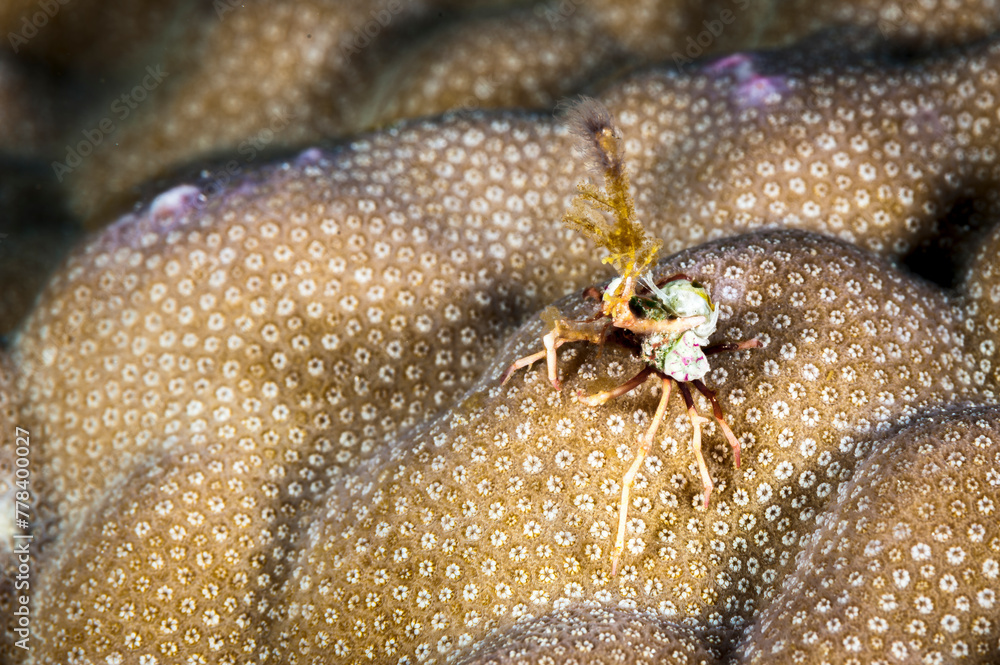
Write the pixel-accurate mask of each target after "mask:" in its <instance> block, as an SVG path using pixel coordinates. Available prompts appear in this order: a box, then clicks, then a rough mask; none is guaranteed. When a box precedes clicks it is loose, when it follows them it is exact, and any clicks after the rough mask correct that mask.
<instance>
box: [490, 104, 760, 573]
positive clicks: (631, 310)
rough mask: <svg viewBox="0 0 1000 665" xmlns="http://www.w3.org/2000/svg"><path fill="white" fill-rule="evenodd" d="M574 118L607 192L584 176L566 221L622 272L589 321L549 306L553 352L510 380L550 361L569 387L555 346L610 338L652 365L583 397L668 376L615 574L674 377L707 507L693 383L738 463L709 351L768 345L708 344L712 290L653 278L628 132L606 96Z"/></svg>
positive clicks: (683, 280)
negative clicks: (633, 189) (631, 176)
mask: <svg viewBox="0 0 1000 665" xmlns="http://www.w3.org/2000/svg"><path fill="white" fill-rule="evenodd" d="M571 122H572V124H573V126H574V129H575V130H576V131H577V133H578V134H579V135H580V138H581V142H582V144H583V146H584V148H585V149H586V152H587V154H588V157H589V159H590V160H591V161H592V162H593V164H594V165H595V167H596V168H597V169H598V170H599V171H600V172H601V173H602V174H603V176H604V191H601V190H600V189H598V188H597V187H596V186H595V185H593V184H591V183H581V184H580V185H579V189H580V193H579V194H578V195H577V197H576V199H575V200H574V201H573V207H572V208H571V209H570V211H569V212H568V213H567V214H566V217H565V218H564V219H563V221H564V222H565V223H566V224H569V225H570V226H573V227H576V228H578V229H579V230H580V231H582V232H583V233H584V234H586V235H587V236H589V237H590V238H591V239H592V240H593V241H594V242H595V243H596V244H598V245H600V246H603V247H605V248H607V250H608V251H609V252H610V255H609V256H608V257H607V258H605V259H604V262H605V263H610V264H611V265H613V266H614V268H615V270H617V271H618V277H617V278H616V279H614V280H612V281H611V283H610V284H608V285H607V287H605V288H604V290H603V291H602V290H601V289H599V288H598V287H589V288H588V289H587V290H586V291H585V292H584V295H586V296H589V297H592V298H594V299H595V300H598V301H599V302H600V311H599V312H597V313H596V314H595V315H594V316H593V317H591V318H589V319H585V320H582V321H572V320H568V319H565V318H563V316H562V315H561V314H560V312H559V310H558V309H556V308H555V307H548V308H547V309H546V310H545V311H543V312H542V319H543V320H544V321H545V323H546V324H547V326H548V332H547V333H546V334H545V336H544V337H543V338H542V342H543V344H544V345H545V350H544V351H539V352H538V353H533V354H531V355H529V356H525V357H523V358H520V359H518V360H517V361H515V362H514V364H512V365H511V366H510V367H509V368H507V371H505V372H504V374H503V377H502V379H501V382H502V383H506V382H507V380H508V379H509V378H510V377H511V375H512V374H513V373H514V372H515V371H517V370H518V369H520V368H522V367H527V366H529V365H531V364H532V363H534V362H535V361H537V360H541V359H542V358H545V359H546V361H547V363H548V377H549V381H550V382H551V383H552V387H553V388H555V389H556V390H560V388H561V386H560V383H559V369H558V366H557V362H556V349H558V348H559V347H560V346H562V345H563V344H565V343H566V342H578V341H585V342H590V343H592V344H604V343H605V342H606V341H607V340H608V339H609V338H611V337H614V338H615V339H616V341H618V342H619V343H621V344H623V345H625V346H627V347H629V348H632V349H634V350H635V351H636V352H637V353H638V355H640V356H641V357H642V359H643V360H644V361H645V362H646V365H647V366H646V368H645V369H643V370H642V371H641V372H639V373H638V374H636V375H635V376H634V377H632V378H631V379H629V380H628V381H626V382H625V383H623V384H622V385H620V386H618V387H617V388H614V389H612V390H608V391H605V392H601V393H597V394H594V395H584V394H583V393H582V391H578V392H577V399H578V400H579V401H581V402H583V403H584V404H588V405H591V406H599V405H601V404H604V403H605V402H607V401H608V400H609V399H611V398H613V397H618V396H620V395H624V394H625V393H627V392H629V391H630V390H633V389H634V388H637V387H639V386H640V385H642V384H643V383H645V381H646V379H648V378H649V377H650V376H656V377H657V378H658V379H659V380H660V382H661V385H662V395H661V397H660V402H659V404H658V406H657V407H656V413H655V415H654V416H653V421H652V423H651V424H650V426H649V429H648V430H646V433H645V434H644V435H643V436H641V437H640V438H639V441H638V444H637V449H636V455H635V460H634V461H633V462H632V465H631V466H630V467H629V469H628V471H626V473H625V477H624V479H623V482H622V495H621V503H620V505H619V513H618V535H617V538H616V540H615V547H614V551H613V555H612V567H611V574H612V575H614V574H616V573H617V570H618V562H619V560H620V559H621V554H622V551H623V550H624V548H625V523H626V520H627V518H628V500H629V491H630V490H631V488H632V483H633V482H634V481H635V476H636V474H637V473H638V472H639V467H640V466H641V464H642V462H643V460H644V459H645V457H646V454H647V453H648V452H649V450H650V448H651V447H652V444H653V437H654V436H655V435H656V431H657V430H658V429H659V427H660V422H661V421H662V420H663V415H664V412H665V411H666V407H667V401H668V400H669V398H670V391H671V382H674V383H676V384H677V389H678V391H679V392H680V394H681V397H682V398H683V399H684V404H685V406H686V407H687V413H688V417H689V418H690V419H691V425H692V428H693V430H694V433H693V435H692V439H691V448H692V450H693V451H694V455H695V458H696V459H697V460H698V468H699V470H700V472H701V481H702V486H703V488H704V498H705V507H706V508H707V507H708V500H709V496H710V495H711V493H712V478H711V476H710V475H709V473H708V467H707V465H706V464H705V457H704V455H703V454H702V450H701V425H702V424H703V423H705V422H708V419H707V418H704V417H703V416H702V415H701V414H699V413H698V411H697V410H696V409H695V404H694V399H693V397H692V392H691V388H692V387H694V389H696V390H697V391H698V392H700V393H701V394H702V395H704V396H705V397H706V398H707V399H708V400H709V401H710V402H711V404H712V410H713V412H714V415H715V419H716V420H717V421H718V423H719V426H720V428H721V429H722V432H723V434H724V435H725V437H726V439H727V440H728V441H729V444H730V445H731V446H732V448H733V457H734V458H735V461H736V466H737V467H739V465H740V443H739V441H738V440H737V439H736V436H735V435H734V434H733V431H732V429H730V427H729V425H728V424H726V421H725V419H724V418H723V415H722V408H721V407H720V406H719V401H718V400H717V399H716V397H715V392H714V391H712V390H711V389H709V388H708V387H707V386H705V384H704V383H702V378H703V377H704V376H705V374H707V373H708V371H709V369H710V367H709V364H708V356H711V355H712V354H714V353H718V352H720V351H736V350H740V349H749V348H754V347H758V346H760V343H759V342H758V341H757V340H756V339H751V340H748V341H744V342H739V343H735V344H715V345H711V346H708V338H709V336H710V335H711V334H712V333H713V332H715V326H716V322H717V321H718V318H719V311H718V309H717V308H716V306H715V305H714V303H713V302H712V298H711V295H710V294H709V292H708V290H707V289H706V288H705V287H704V286H702V285H701V284H699V283H698V282H696V281H693V280H692V279H690V278H688V277H687V276H686V275H674V276H672V277H668V278H667V279H663V280H659V281H654V280H653V276H652V273H651V272H650V267H651V266H652V265H653V263H654V262H655V260H656V257H657V255H658V253H659V250H660V246H661V245H662V242H661V241H659V240H656V239H653V238H651V237H649V236H648V235H646V232H645V230H644V229H643V227H642V225H641V224H640V223H639V221H638V220H637V219H636V216H635V207H634V205H633V202H632V196H631V194H630V193H629V182H628V173H627V171H626V168H625V162H624V153H623V149H622V140H621V135H620V134H619V133H618V131H617V129H616V128H615V126H614V125H613V123H612V120H611V114H610V113H608V110H607V109H606V108H604V106H602V105H601V104H600V103H598V102H596V101H594V100H592V99H585V100H583V101H582V102H581V103H580V104H579V105H578V106H577V107H576V109H575V110H574V112H573V113H572V116H571ZM606 215H610V216H611V217H612V218H613V220H614V221H613V223H609V221H608V219H607V217H606Z"/></svg>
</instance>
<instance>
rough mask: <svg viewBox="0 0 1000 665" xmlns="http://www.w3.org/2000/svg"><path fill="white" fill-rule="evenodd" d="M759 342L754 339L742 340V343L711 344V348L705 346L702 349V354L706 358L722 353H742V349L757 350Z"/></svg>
mask: <svg viewBox="0 0 1000 665" xmlns="http://www.w3.org/2000/svg"><path fill="white" fill-rule="evenodd" d="M759 348H760V340H759V339H757V338H756V337H754V338H753V339H747V340H743V341H742V342H736V343H732V342H726V343H723V344H713V345H712V346H706V347H704V348H703V349H702V352H703V353H704V354H705V355H706V356H714V355H715V354H716V353H722V352H723V351H742V350H744V349H759Z"/></svg>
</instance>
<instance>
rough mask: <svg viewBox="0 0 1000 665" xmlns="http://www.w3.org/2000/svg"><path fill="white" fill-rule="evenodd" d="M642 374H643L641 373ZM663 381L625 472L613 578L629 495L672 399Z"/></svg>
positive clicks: (667, 381) (621, 547) (622, 545)
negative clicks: (651, 415) (654, 410)
mask: <svg viewBox="0 0 1000 665" xmlns="http://www.w3.org/2000/svg"><path fill="white" fill-rule="evenodd" d="M643 371H645V370H643ZM640 374H642V372H640ZM633 380H634V379H633ZM661 381H663V395H662V396H661V397H660V403H659V404H658V405H657V406H656V413H655V414H654V415H653V422H652V423H650V425H649V429H648V430H646V433H645V434H644V435H643V436H642V438H641V439H639V447H638V448H637V449H636V454H635V460H634V461H633V462H632V466H630V467H629V468H628V471H626V472H625V477H624V478H623V479H622V498H621V502H620V503H619V504H618V536H617V537H616V538H615V549H614V553H613V554H612V556H611V576H612V577H614V576H615V574H617V572H618V561H619V560H621V557H622V551H624V549H625V523H626V521H627V520H628V495H629V492H630V491H631V489H632V483H634V482H635V476H636V474H637V473H639V467H640V466H641V465H642V461H643V460H644V459H646V454H647V453H648V452H649V449H650V448H651V447H652V446H653V437H655V436H656V430H658V429H659V428H660V422H661V421H662V420H663V414H664V413H665V412H666V410H667V400H669V399H670V379H669V378H668V377H666V376H662V375H661Z"/></svg>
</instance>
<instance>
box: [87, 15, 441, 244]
mask: <svg viewBox="0 0 1000 665" xmlns="http://www.w3.org/2000/svg"><path fill="white" fill-rule="evenodd" d="M422 7H423V3H422V2H406V3H403V2H398V1H396V0H393V1H392V2H388V3H385V5H384V6H382V5H374V4H373V3H369V2H364V1H362V0H351V1H349V2H337V1H333V0H315V2H311V3H305V2H287V1H286V2H269V1H264V0H257V1H253V2H240V3H228V2H223V3H222V8H221V9H220V10H219V11H218V13H219V16H218V20H217V21H216V20H213V21H207V20H203V21H197V22H193V23H192V24H191V27H190V28H189V30H188V32H187V33H186V34H185V35H184V36H183V38H181V39H178V40H177V42H176V44H175V45H174V46H173V49H172V50H171V51H170V53H169V57H168V58H167V60H166V61H165V62H164V63H162V64H163V67H164V70H165V71H166V72H167V77H166V80H165V81H164V82H163V84H162V85H160V86H158V87H157V88H156V89H155V90H154V91H153V94H152V95H151V96H150V99H149V101H148V102H146V103H143V104H142V105H141V106H139V105H137V109H136V110H133V111H130V113H129V115H128V117H127V118H126V119H125V121H124V122H122V123H121V126H120V127H118V129H117V130H116V131H115V133H114V138H115V141H114V143H112V142H110V141H107V142H103V143H102V144H101V145H99V146H97V147H96V149H95V150H94V154H93V156H92V157H90V158H89V160H88V161H87V164H86V166H85V168H81V169H79V170H78V171H75V172H74V173H73V176H72V179H71V181H70V185H71V189H72V191H73V203H74V206H75V208H76V209H77V210H78V211H79V212H80V213H81V214H82V215H83V216H84V217H85V218H92V219H91V222H92V223H96V222H95V221H94V220H96V221H97V222H99V223H100V224H101V225H103V223H105V222H106V221H107V220H106V219H105V216H106V215H107V212H108V210H114V209H115V208H117V207H119V206H121V205H122V204H123V203H130V202H131V201H132V199H133V198H134V192H132V188H133V187H134V186H136V185H138V184H139V183H141V182H143V181H144V180H147V179H150V178H153V177H157V176H162V175H165V174H167V173H168V172H169V170H170V169H172V168H178V167H180V166H181V165H182V164H184V163H185V162H187V161H190V160H193V159H195V158H198V157H201V158H204V157H207V156H212V155H216V154H218V153H223V154H225V155H226V156H227V157H232V158H233V160H234V162H235V163H236V166H235V167H234V168H233V169H230V170H224V171H222V173H221V175H220V177H222V176H224V177H225V181H226V182H228V181H229V180H230V179H231V178H232V177H233V176H234V175H235V174H236V173H237V172H240V171H242V170H244V169H246V168H247V167H248V165H249V164H252V163H253V162H254V161H255V160H258V159H259V157H258V155H259V154H260V153H261V152H262V151H264V150H266V149H270V150H272V151H273V150H274V149H275V148H277V147H282V146H289V145H295V144H302V143H308V142H311V141H315V140H317V139H319V138H321V137H322V136H329V135H340V134H343V133H345V132H346V130H348V129H350V128H351V127H352V126H351V125H350V124H349V121H348V120H347V119H345V117H344V114H345V113H347V112H348V111H349V109H350V108H351V107H352V106H353V105H354V104H353V100H354V99H355V98H356V97H358V96H360V95H361V94H362V91H363V90H364V88H365V86H366V84H367V83H368V81H369V80H370V76H368V74H370V72H369V71H368V67H371V66H374V65H375V64H376V63H377V61H379V59H380V58H383V57H384V53H383V51H384V50H385V48H387V47H388V45H391V44H393V43H394V39H393V36H392V34H389V33H391V32H392V31H394V30H397V29H398V27H399V26H400V25H401V24H402V23H404V22H405V19H406V17H407V16H410V15H413V14H416V13H419V12H420V11H421V9H422ZM372 12H374V14H375V15H384V16H387V17H388V18H387V19H385V18H384V19H383V20H382V23H386V24H387V26H388V27H385V28H383V27H382V25H381V24H380V23H378V22H377V21H376V19H374V18H373V17H372V16H373V15H372ZM373 22H374V23H375V25H376V26H378V27H379V30H380V33H379V34H377V35H376V37H378V39H377V40H376V43H377V44H380V45H381V48H366V49H361V48H359V47H357V46H355V42H356V41H357V36H358V34H359V31H361V30H363V29H364V28H365V26H366V25H368V24H369V23H373ZM347 101H350V102H352V103H351V104H350V105H348V106H345V102H347ZM76 134H78V132H74V135H76ZM229 171H232V172H229Z"/></svg>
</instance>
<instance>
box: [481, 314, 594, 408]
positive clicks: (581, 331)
mask: <svg viewBox="0 0 1000 665" xmlns="http://www.w3.org/2000/svg"><path fill="white" fill-rule="evenodd" d="M549 309H551V310H552V312H551V313H550V312H548V310H546V312H545V313H543V318H546V317H545V314H548V317H549V318H548V319H547V320H549V321H551V324H552V329H551V330H549V332H547V333H546V334H545V336H544V337H542V344H544V345H545V350H544V351H539V352H537V353H532V354H531V355H528V356H524V357H523V358H518V359H517V360H515V361H514V362H513V363H512V364H511V366H510V367H508V368H507V369H506V371H504V373H503V375H502V376H501V377H500V384H501V385H503V384H504V383H506V382H507V380H508V379H509V378H510V377H511V375H512V374H513V373H514V372H516V371H517V370H519V369H521V368H522V367H527V366H528V365H531V364H533V363H535V362H536V361H538V360H541V359H542V358H545V359H546V364H547V365H548V376H549V382H550V383H551V384H552V387H553V388H555V389H556V390H560V389H561V388H562V384H561V383H560V382H559V366H558V358H557V356H556V349H558V348H559V347H560V346H562V345H563V344H565V343H566V342H590V343H591V344H602V343H603V342H604V339H605V337H607V333H608V329H609V328H610V326H609V325H608V323H607V321H606V320H604V319H603V317H600V318H594V319H588V320H585V321H567V320H566V319H563V318H561V317H560V315H559V311H558V310H556V309H555V308H554V307H552V308H549Z"/></svg>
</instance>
